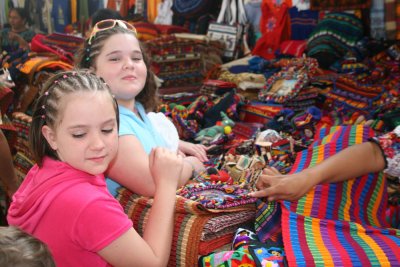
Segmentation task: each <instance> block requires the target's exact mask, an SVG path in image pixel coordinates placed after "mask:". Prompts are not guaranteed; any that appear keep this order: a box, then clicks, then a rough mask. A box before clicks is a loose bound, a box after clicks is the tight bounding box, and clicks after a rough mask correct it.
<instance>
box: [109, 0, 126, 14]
mask: <svg viewBox="0 0 400 267" xmlns="http://www.w3.org/2000/svg"><path fill="white" fill-rule="evenodd" d="M128 4H129V1H128V0H109V1H108V3H107V8H111V9H114V10H116V11H118V12H119V13H120V14H121V16H122V17H126V15H127V14H128V10H129V6H128Z"/></svg>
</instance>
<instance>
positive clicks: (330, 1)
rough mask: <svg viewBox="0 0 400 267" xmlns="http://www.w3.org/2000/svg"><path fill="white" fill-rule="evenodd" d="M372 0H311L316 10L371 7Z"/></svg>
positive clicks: (312, 7)
mask: <svg viewBox="0 0 400 267" xmlns="http://www.w3.org/2000/svg"><path fill="white" fill-rule="evenodd" d="M370 6H371V0H311V9H315V10H332V11H342V10H354V9H359V8H369V7H370Z"/></svg>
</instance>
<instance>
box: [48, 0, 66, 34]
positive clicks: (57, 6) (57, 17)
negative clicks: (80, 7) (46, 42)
mask: <svg viewBox="0 0 400 267" xmlns="http://www.w3.org/2000/svg"><path fill="white" fill-rule="evenodd" d="M51 17H52V18H53V23H54V24H53V25H54V31H56V32H60V33H63V32H64V29H65V27H66V26H67V25H68V24H71V3H70V2H69V1H66V0H53V8H52V10H51Z"/></svg>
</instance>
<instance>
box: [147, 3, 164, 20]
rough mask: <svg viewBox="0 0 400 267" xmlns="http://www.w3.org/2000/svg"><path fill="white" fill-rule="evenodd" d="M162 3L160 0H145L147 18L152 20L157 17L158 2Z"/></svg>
mask: <svg viewBox="0 0 400 267" xmlns="http://www.w3.org/2000/svg"><path fill="white" fill-rule="evenodd" d="M160 3H162V0H153V1H147V20H148V21H149V22H154V20H155V19H156V17H157V7H158V4H160Z"/></svg>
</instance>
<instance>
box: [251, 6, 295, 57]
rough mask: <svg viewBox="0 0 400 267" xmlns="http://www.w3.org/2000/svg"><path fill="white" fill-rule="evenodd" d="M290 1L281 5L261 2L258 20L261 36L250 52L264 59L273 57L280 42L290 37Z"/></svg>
mask: <svg viewBox="0 0 400 267" xmlns="http://www.w3.org/2000/svg"><path fill="white" fill-rule="evenodd" d="M290 6H291V1H286V2H283V3H282V4H281V5H276V4H273V3H272V1H271V0H264V1H263V2H262V4H261V12H262V17H261V20H260V31H261V33H262V36H261V38H259V39H258V40H257V43H256V45H255V47H254V48H253V51H252V54H253V55H257V56H260V57H263V58H265V59H272V58H275V50H277V49H278V48H279V45H280V44H281V42H283V41H285V40H289V39H290V17H289V12H288V11H289V7H290Z"/></svg>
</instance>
